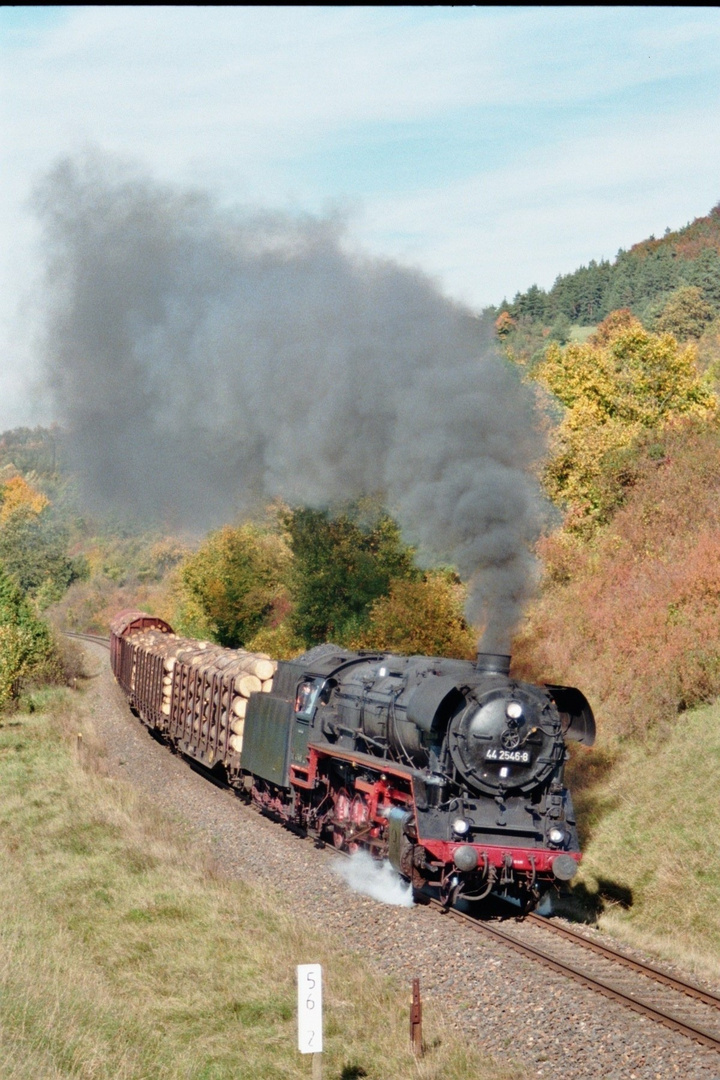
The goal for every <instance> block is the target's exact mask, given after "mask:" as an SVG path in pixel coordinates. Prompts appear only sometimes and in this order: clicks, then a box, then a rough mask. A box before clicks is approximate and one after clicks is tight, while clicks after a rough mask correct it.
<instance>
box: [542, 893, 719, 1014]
mask: <svg viewBox="0 0 720 1080" xmlns="http://www.w3.org/2000/svg"><path fill="white" fill-rule="evenodd" d="M526 921H527V922H532V924H533V925H534V926H540V927H542V929H543V930H545V931H548V932H550V933H552V934H557V935H559V936H560V937H564V938H566V939H567V940H568V941H572V942H574V943H575V944H576V945H579V946H580V947H581V948H583V949H589V950H590V951H591V952H596V953H598V954H599V955H600V956H604V957H605V958H606V959H607V960H612V961H613V962H614V963H617V964H623V965H624V966H625V967H628V968H630V970H631V971H637V972H639V973H640V974H641V975H646V976H647V977H648V978H649V979H654V980H655V982H660V983H662V984H663V985H664V986H669V987H670V988H671V989H672V990H678V991H679V992H680V993H682V994H686V995H687V996H688V997H692V998H697V1000H698V1001H702V1002H703V1003H704V1004H705V1005H710V1006H712V1008H714V1009H720V997H718V996H717V995H716V994H711V993H709V991H707V990H703V988H702V987H701V986H697V984H696V983H691V982H687V981H686V980H684V979H678V978H676V977H675V976H674V975H669V974H668V973H667V972H666V971H662V970H661V969H660V968H657V967H655V966H654V965H653V964H646V963H645V962H644V961H642V960H633V958H632V957H630V956H625V954H624V953H621V952H618V951H617V950H616V949H611V948H610V946H609V945H603V944H601V942H599V941H591V940H590V939H589V938H586V937H585V935H584V934H580V933H578V932H577V930H571V929H570V928H569V927H567V926H561V925H559V924H558V923H554V922H551V921H550V920H549V919H546V918H544V917H543V916H542V915H535V914H531V915H528V916H527V919H526Z"/></svg>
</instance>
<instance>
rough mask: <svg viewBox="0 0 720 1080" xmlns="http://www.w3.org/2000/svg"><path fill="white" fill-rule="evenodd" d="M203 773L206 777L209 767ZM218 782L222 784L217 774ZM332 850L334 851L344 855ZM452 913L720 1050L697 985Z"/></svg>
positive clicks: (543, 922) (574, 937) (570, 941)
mask: <svg viewBox="0 0 720 1080" xmlns="http://www.w3.org/2000/svg"><path fill="white" fill-rule="evenodd" d="M65 633H66V635H67V636H68V637H71V638H75V639H78V640H81V641H88V642H90V643H92V644H96V645H101V646H103V647H105V648H107V649H109V648H110V641H109V638H105V637H102V636H101V635H96V634H81V633H75V632H71V631H65ZM193 764H194V763H193ZM197 771H200V772H202V773H203V775H206V770H202V769H198V770H197ZM214 782H215V783H218V781H217V778H216V777H215V778H214ZM218 786H224V785H222V784H219V785H218ZM328 850H329V851H331V853H332V854H334V855H337V854H343V853H342V852H338V851H337V850H334V849H328ZM428 902H429V904H430V906H432V907H437V908H438V909H441V910H444V909H443V908H442V905H441V904H440V902H439V901H436V900H434V899H430V900H429V901H428ZM448 914H449V917H450V918H452V919H455V920H456V921H458V922H462V923H463V924H464V925H465V926H466V927H469V928H470V929H471V930H472V931H474V932H475V933H479V934H483V935H485V936H486V937H489V938H491V939H493V940H495V941H496V942H500V943H502V944H503V945H505V946H507V947H509V948H512V949H514V950H515V951H516V952H518V953H520V954H522V955H523V956H525V957H526V958H528V959H531V960H532V961H533V962H535V963H541V964H543V965H544V966H545V967H548V968H550V969H552V970H553V971H555V972H557V973H558V974H561V975H563V976H565V977H567V978H571V979H573V980H574V981H575V982H578V983H581V984H582V985H584V986H585V987H587V988H589V989H591V990H593V991H594V992H596V993H599V994H602V995H603V996H604V997H606V998H609V999H610V1000H612V1001H615V1002H617V1003H619V1004H622V1005H624V1006H625V1007H626V1008H629V1009H632V1010H633V1011H634V1012H636V1013H639V1014H640V1015H641V1016H644V1017H647V1018H648V1019H651V1020H653V1021H655V1022H657V1023H660V1024H662V1025H664V1026H665V1027H667V1028H670V1029H672V1030H674V1031H676V1032H679V1033H680V1034H682V1035H684V1036H686V1037H687V1038H689V1039H692V1040H693V1041H695V1042H696V1043H699V1044H701V1045H703V1046H705V1047H708V1048H710V1049H712V1050H715V1051H716V1052H720V996H716V995H714V994H712V993H710V992H708V991H707V990H704V989H703V988H702V987H700V986H697V985H696V984H695V983H691V982H689V981H686V980H683V979H679V978H677V977H676V976H674V975H671V974H670V973H669V972H666V971H663V970H661V969H660V968H657V967H655V966H654V965H652V964H645V963H643V962H641V961H638V960H636V959H634V958H632V957H629V956H627V955H625V954H624V953H621V952H619V951H618V950H616V949H612V948H610V947H609V946H607V945H603V944H601V943H600V942H597V941H592V940H591V939H589V938H587V937H586V936H585V935H584V934H582V933H579V932H577V931H574V930H571V929H570V928H569V927H567V926H565V925H562V924H560V923H555V922H552V921H550V920H548V919H546V918H543V917H541V916H538V915H529V916H528V917H527V918H526V919H525V920H524V921H523V922H507V923H503V924H502V926H500V925H499V924H497V923H490V922H484V921H481V920H478V919H477V918H474V917H473V916H471V915H467V914H465V913H463V912H461V911H458V910H457V909H451V910H450V912H449V913H448ZM549 937H553V938H555V939H556V940H555V941H554V948H552V947H550V948H549V947H548V944H547V942H548V938H549Z"/></svg>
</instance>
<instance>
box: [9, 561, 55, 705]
mask: <svg viewBox="0 0 720 1080" xmlns="http://www.w3.org/2000/svg"><path fill="white" fill-rule="evenodd" d="M54 660H55V654H54V649H53V644H52V638H51V635H50V628H49V627H48V625H47V623H45V622H43V621H42V620H41V619H38V618H37V616H36V615H35V613H34V612H33V609H32V606H31V604H30V603H29V601H28V600H27V598H26V597H25V596H24V595H23V593H22V591H21V590H20V589H19V588H18V586H17V585H16V584H15V583H14V582H13V581H12V580H11V578H10V577H9V575H8V574H6V573H5V571H4V570H3V569H2V568H0V708H2V707H4V706H6V705H7V704H8V702H9V701H11V700H12V699H13V698H16V697H17V696H18V694H19V692H20V688H21V686H22V684H23V682H25V681H27V680H28V679H29V678H31V677H32V676H36V677H39V676H40V675H41V673H43V672H45V673H49V672H51V671H52V672H55V673H57V667H56V665H55V663H54Z"/></svg>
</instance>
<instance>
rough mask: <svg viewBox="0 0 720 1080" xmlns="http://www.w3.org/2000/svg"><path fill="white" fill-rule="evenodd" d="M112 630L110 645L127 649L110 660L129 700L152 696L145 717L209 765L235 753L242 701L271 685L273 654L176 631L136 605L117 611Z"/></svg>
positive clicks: (274, 665)
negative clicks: (121, 675)
mask: <svg viewBox="0 0 720 1080" xmlns="http://www.w3.org/2000/svg"><path fill="white" fill-rule="evenodd" d="M130 626H132V634H131V635H128V634H127V630H128V628H129V627H130ZM112 630H113V640H114V641H115V642H116V645H115V646H114V647H115V648H116V649H119V650H123V651H124V653H125V654H126V655H123V657H120V658H118V662H115V670H117V668H118V667H119V669H120V670H121V671H125V670H126V671H127V676H126V678H125V679H124V680H123V678H121V679H120V681H121V682H122V683H123V686H124V688H125V689H126V691H127V692H128V693H129V694H130V695H131V697H132V698H133V699H137V700H145V701H148V700H151V701H154V702H157V704H156V705H155V706H154V708H153V710H152V715H151V716H148V718H147V719H148V721H149V722H151V723H152V725H153V726H154V727H155V728H156V729H157V730H158V731H160V732H161V733H162V734H165V735H168V736H169V737H170V738H171V739H172V740H173V741H174V742H176V743H177V745H178V746H179V747H180V749H182V750H184V751H185V752H187V753H188V754H190V755H191V756H193V757H195V758H198V759H199V760H201V761H204V762H205V763H206V764H208V765H210V766H212V765H213V764H214V763H215V762H218V761H225V760H228V759H229V758H232V757H233V755H239V754H240V753H241V751H242V742H243V730H244V717H245V713H246V711H247V706H248V700H249V698H250V696H251V694H258V693H261V692H264V693H269V692H270V691H271V690H272V684H273V677H274V675H275V671H276V668H277V663H276V661H274V660H272V659H271V658H270V657H269V656H268V655H267V654H266V653H255V652H249V651H248V650H246V649H225V648H223V647H222V646H221V645H215V644H214V643H213V642H209V641H192V640H190V639H188V638H183V637H179V636H178V635H176V634H174V633H173V632H172V631H171V629H170V627H169V626H168V624H167V623H164V622H163V621H162V620H161V619H156V618H154V617H151V616H148V615H144V614H142V613H139V612H124V613H123V614H122V615H121V616H118V618H117V619H116V620H114V622H113V627H112ZM126 635H127V636H126ZM235 761H236V762H239V759H238V758H235Z"/></svg>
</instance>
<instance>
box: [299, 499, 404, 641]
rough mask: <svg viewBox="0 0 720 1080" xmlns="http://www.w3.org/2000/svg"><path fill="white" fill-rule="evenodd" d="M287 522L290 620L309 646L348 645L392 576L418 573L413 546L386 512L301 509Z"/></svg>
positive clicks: (360, 507)
mask: <svg viewBox="0 0 720 1080" xmlns="http://www.w3.org/2000/svg"><path fill="white" fill-rule="evenodd" d="M285 525H286V528H287V531H288V536H289V542H290V547H291V548H292V552H293V556H294V558H293V567H292V599H293V609H292V614H291V616H290V619H291V624H292V627H293V630H294V632H295V634H296V635H297V636H298V637H299V638H301V639H302V640H303V641H305V642H306V643H307V644H308V645H315V644H318V643H319V642H322V641H328V640H333V641H335V642H337V643H338V644H346V643H350V642H351V641H352V640H353V639H354V638H355V637H357V635H358V634H359V633H360V632H361V630H362V627H363V626H364V624H365V623H366V622H367V619H368V616H369V612H370V608H371V606H372V604H373V602H374V601H375V600H377V599H378V598H379V597H381V596H385V595H386V594H387V593H388V590H389V587H390V582H391V581H392V580H393V579H396V578H401V579H403V578H404V579H411V580H412V579H416V578H418V577H419V575H420V571H419V570H417V569H416V567H415V564H414V561H413V551H412V549H411V548H409V547H407V546H406V545H405V544H403V542H402V540H401V538H400V530H399V528H398V526H397V524H396V523H395V521H393V519H392V518H391V517H390V516H389V515H388V514H387V513H385V512H384V511H382V510H377V509H376V510H375V511H369V510H368V507H367V506H364V505H352V506H349V507H346V508H345V509H344V510H343V511H341V512H339V513H337V514H334V515H333V514H331V513H330V512H329V511H328V510H313V509H308V508H305V507H302V508H297V509H294V510H291V511H289V513H288V514H287V516H286V519H285Z"/></svg>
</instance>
